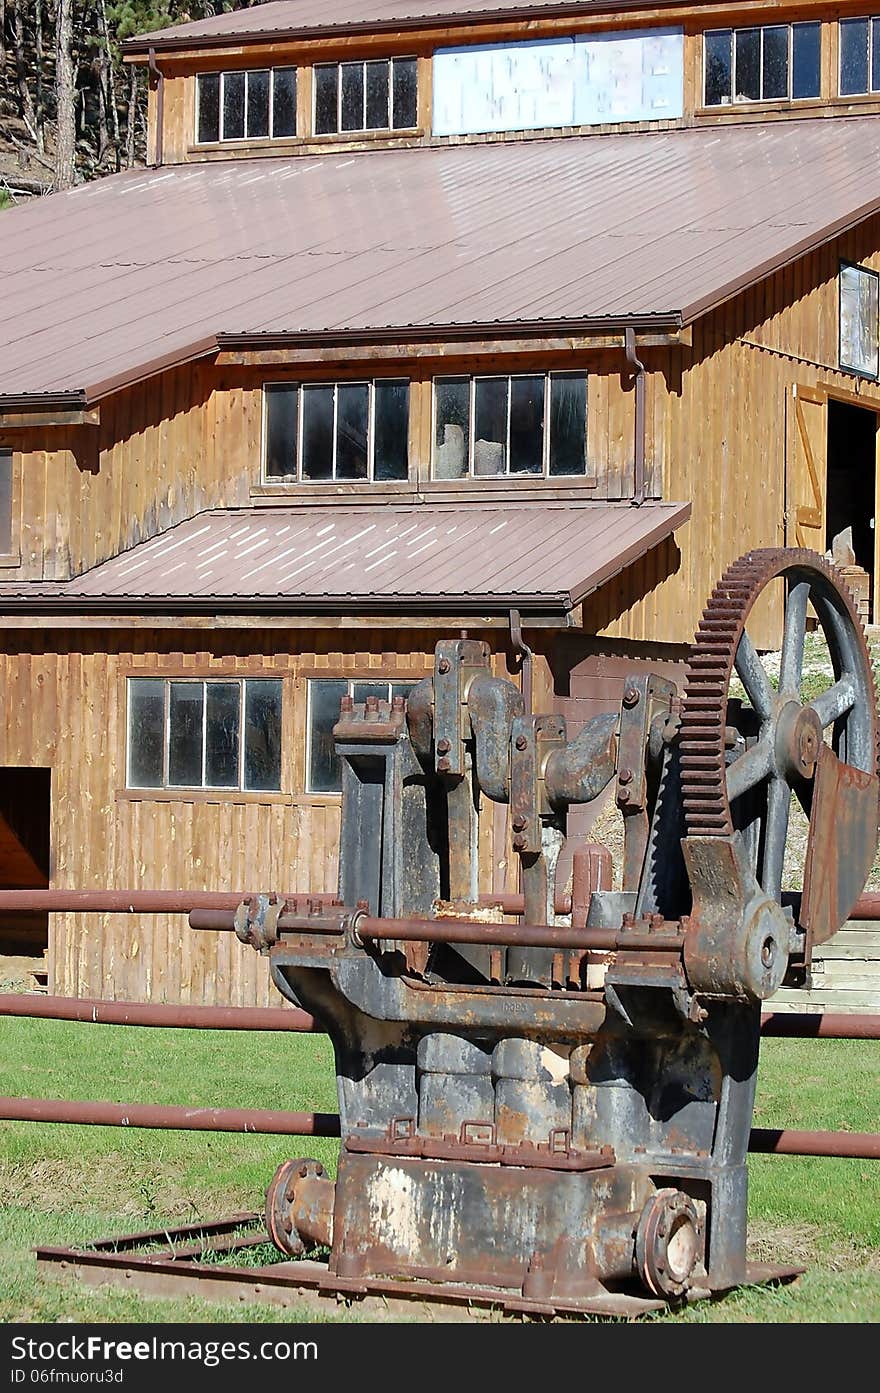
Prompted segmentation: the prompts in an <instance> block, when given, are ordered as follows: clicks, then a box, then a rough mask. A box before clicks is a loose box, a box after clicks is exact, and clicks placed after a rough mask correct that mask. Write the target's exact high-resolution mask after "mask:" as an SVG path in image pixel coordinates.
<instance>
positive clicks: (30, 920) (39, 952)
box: [0, 767, 51, 989]
mask: <svg viewBox="0 0 880 1393" xmlns="http://www.w3.org/2000/svg"><path fill="white" fill-rule="evenodd" d="M50 800H51V770H50V769H22V768H8V767H7V768H0V889H3V890H42V889H45V888H46V887H47V886H48V884H49V854H50V826H51V801H50ZM48 946H49V916H48V915H47V914H15V913H6V912H0V977H2V979H3V980H4V981H7V982H9V983H10V984H11V985H13V986H15V987H18V988H19V989H21V988H23V987H26V986H32V985H33V981H32V980H31V978H32V977H33V976H36V977H37V978H38V979H39V977H40V976H41V974H42V973H43V971H44V958H45V953H46V949H47V948H48Z"/></svg>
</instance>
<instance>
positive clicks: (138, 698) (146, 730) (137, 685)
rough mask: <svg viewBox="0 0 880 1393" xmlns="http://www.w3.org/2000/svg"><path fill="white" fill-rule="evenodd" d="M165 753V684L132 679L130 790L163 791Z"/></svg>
mask: <svg viewBox="0 0 880 1393" xmlns="http://www.w3.org/2000/svg"><path fill="white" fill-rule="evenodd" d="M164 753H165V683H164V681H163V680H162V678H161V677H132V678H131V679H130V680H129V683H128V786H129V788H161V787H162V784H163V781H164V779H163V765H164Z"/></svg>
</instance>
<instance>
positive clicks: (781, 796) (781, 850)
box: [761, 776, 791, 900]
mask: <svg viewBox="0 0 880 1393" xmlns="http://www.w3.org/2000/svg"><path fill="white" fill-rule="evenodd" d="M790 810H791V789H790V788H789V786H788V784H787V783H786V781H785V779H783V778H781V777H778V776H777V777H775V778H773V779H771V780H770V786H769V788H768V789H767V822H766V825H765V828H764V865H763V869H762V876H761V880H762V885H763V890H764V893H765V895H771V896H772V897H773V899H776V900H778V899H779V896H780V895H781V893H782V868H783V863H784V861H785V840H786V837H787V836H788V815H789V812H790Z"/></svg>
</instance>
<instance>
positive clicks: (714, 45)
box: [703, 29, 731, 106]
mask: <svg viewBox="0 0 880 1393" xmlns="http://www.w3.org/2000/svg"><path fill="white" fill-rule="evenodd" d="M705 44H706V90H705V93H704V97H703V100H704V102H705V104H706V106H721V104H722V103H724V102H729V101H730V45H731V33H730V30H729V29H720V30H716V32H715V33H713V34H707V35H706V39H705Z"/></svg>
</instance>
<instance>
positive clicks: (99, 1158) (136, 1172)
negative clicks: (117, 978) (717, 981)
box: [0, 1019, 880, 1322]
mask: <svg viewBox="0 0 880 1393" xmlns="http://www.w3.org/2000/svg"><path fill="white" fill-rule="evenodd" d="M0 1031H2V1038H3V1041H4V1045H5V1048H4V1049H3V1051H2V1052H0V1093H4V1094H11V1095H21V1096H43V1097H55V1098H103V1099H109V1100H114V1101H120V1102H122V1101H125V1102H156V1103H191V1104H201V1105H205V1106H211V1105H214V1106H226V1107H263V1108H277V1107H286V1108H291V1109H299V1108H303V1109H309V1108H316V1109H318V1110H329V1111H333V1110H335V1106H336V1093H335V1084H334V1079H333V1074H332V1056H331V1051H330V1046H329V1043H328V1041H327V1040H325V1039H324V1038H323V1037H321V1036H294V1035H288V1034H279V1035H269V1034H258V1035H248V1034H245V1033H243V1032H242V1033H238V1032H231V1031H230V1032H210V1031H183V1030H144V1029H134V1028H120V1027H113V1026H83V1025H76V1024H72V1023H67V1022H60V1021H36V1020H16V1019H4V1020H2V1022H0ZM878 1115H880V1054H878V1050H877V1045H876V1044H875V1043H873V1042H862V1041H804V1042H801V1041H791V1040H770V1041H766V1042H765V1043H764V1046H763V1057H762V1066H761V1079H760V1085H759V1096H758V1115H757V1119H756V1121H757V1122H758V1123H759V1124H763V1125H789V1126H794V1125H800V1126H804V1127H829V1128H849V1129H851V1130H854V1131H873V1130H875V1129H876V1128H877V1125H878ZM336 1147H337V1143H335V1142H332V1141H326V1140H309V1139H307V1138H304V1139H303V1140H302V1141H301V1142H297V1140H296V1139H295V1138H282V1137H261V1136H247V1137H245V1136H237V1135H236V1136H232V1135H215V1134H213V1133H178V1132H148V1131H136V1130H132V1131H127V1130H125V1129H122V1128H100V1127H70V1126H66V1125H45V1126H44V1125H38V1124H35V1123H8V1122H7V1123H0V1185H2V1191H0V1193H2V1205H0V1320H2V1321H6V1322H8V1321H22V1320H33V1321H54V1320H58V1319H73V1320H81V1321H138V1320H143V1321H154V1320H166V1321H181V1320H236V1321H243V1320H246V1321H251V1320H259V1321H279V1320H293V1319H304V1318H306V1319H307V1318H309V1317H307V1316H305V1314H304V1312H302V1311H297V1310H296V1309H292V1310H291V1311H289V1312H283V1311H278V1310H273V1309H271V1308H266V1307H263V1308H261V1307H259V1306H248V1307H242V1306H239V1305H236V1306H235V1307H234V1308H231V1309H230V1308H225V1307H221V1306H215V1305H206V1304H203V1303H199V1302H195V1301H186V1302H184V1301H178V1302H167V1301H154V1300H148V1299H147V1298H144V1297H140V1296H138V1295H137V1294H135V1293H127V1292H118V1293H117V1292H111V1291H91V1290H89V1289H88V1288H82V1287H76V1286H75V1285H73V1284H72V1283H68V1284H65V1283H64V1282H63V1281H61V1280H57V1279H54V1278H53V1279H48V1278H42V1277H38V1276H37V1274H36V1270H35V1265H34V1259H33V1255H32V1253H31V1248H32V1247H33V1245H34V1244H36V1243H38V1242H40V1243H54V1244H68V1243H77V1242H82V1241H85V1240H88V1239H94V1238H97V1237H106V1236H110V1235H112V1234H113V1233H121V1232H124V1231H126V1230H129V1231H130V1230H133V1229H140V1228H154V1227H155V1228H160V1227H161V1226H162V1225H163V1223H170V1222H175V1221H176V1222H178V1223H181V1222H183V1223H185V1222H190V1221H192V1220H194V1219H198V1218H219V1217H222V1216H223V1215H225V1214H228V1213H231V1212H234V1211H236V1210H240V1209H259V1208H260V1207H261V1204H262V1196H263V1192H264V1191H265V1188H266V1185H267V1183H268V1181H269V1179H270V1177H271V1175H272V1173H273V1171H274V1169H275V1167H276V1166H277V1165H278V1163H279V1162H280V1161H282V1160H284V1159H286V1158H287V1157H288V1156H290V1155H295V1154H298V1153H300V1151H301V1154H304V1155H313V1156H315V1157H316V1158H317V1159H318V1160H320V1161H323V1162H324V1163H325V1164H327V1165H329V1166H331V1167H332V1165H333V1163H334V1157H335V1153H336ZM751 1177H752V1193H751V1213H752V1224H751V1240H752V1251H753V1255H754V1256H755V1257H756V1258H758V1259H761V1260H766V1261H773V1260H779V1261H783V1262H785V1261H790V1262H793V1263H803V1264H804V1265H806V1266H808V1267H809V1272H808V1274H807V1275H806V1276H805V1277H804V1278H802V1279H801V1281H800V1282H799V1283H797V1284H796V1285H795V1286H792V1287H787V1288H781V1289H777V1290H760V1291H744V1292H740V1293H736V1294H734V1295H732V1296H730V1297H727V1298H726V1299H725V1300H723V1301H718V1302H714V1303H702V1304H701V1305H698V1306H695V1307H693V1308H692V1309H691V1310H688V1311H686V1312H684V1313H682V1314H680V1315H673V1316H664V1317H663V1318H662V1319H663V1320H664V1321H667V1320H672V1321H698V1322H705V1321H731V1320H735V1321H774V1322H778V1321H810V1320H813V1321H876V1320H878V1319H880V1166H878V1165H876V1164H873V1165H872V1163H870V1162H862V1161H826V1160H814V1159H792V1158H784V1157H780V1158H774V1157H760V1156H759V1157H755V1158H753V1161H752V1163H751ZM330 1318H332V1319H341V1320H352V1319H357V1314H356V1313H355V1312H351V1313H348V1312H344V1311H343V1312H340V1313H339V1314H338V1315H337V1314H336V1313H335V1312H331V1314H328V1319H330Z"/></svg>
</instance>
